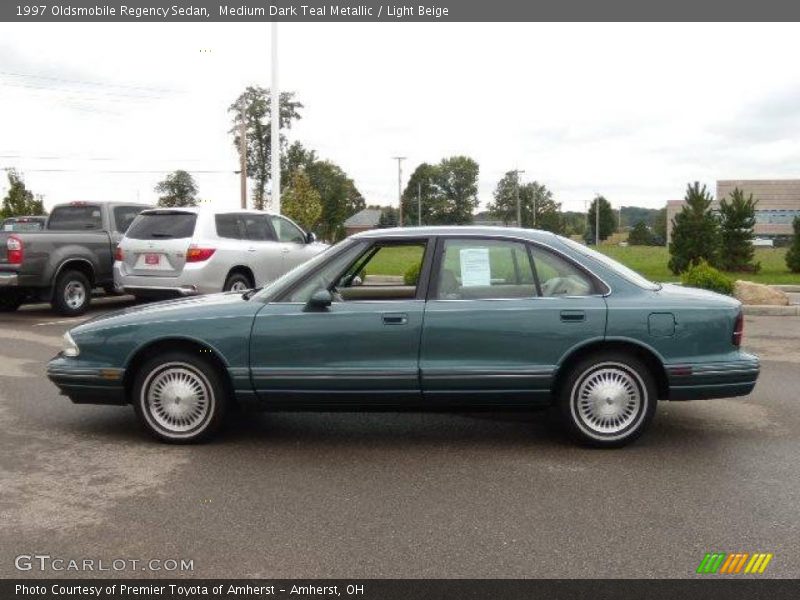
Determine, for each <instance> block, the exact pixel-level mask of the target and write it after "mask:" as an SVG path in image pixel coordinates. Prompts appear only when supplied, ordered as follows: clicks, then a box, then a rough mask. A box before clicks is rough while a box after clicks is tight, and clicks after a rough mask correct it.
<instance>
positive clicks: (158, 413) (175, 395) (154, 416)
mask: <svg viewBox="0 0 800 600" xmlns="http://www.w3.org/2000/svg"><path fill="white" fill-rule="evenodd" d="M131 400H132V402H133V405H134V408H135V409H136V414H137V416H138V417H139V419H140V421H141V422H142V424H143V425H144V427H145V429H147V431H148V432H149V433H150V434H151V435H153V436H155V437H156V438H158V439H159V440H162V441H164V442H170V443H176V444H186V443H192V442H199V441H202V440H205V439H208V438H209V437H210V436H211V435H212V434H214V433H215V432H216V431H217V430H218V429H219V427H220V425H221V424H222V420H223V418H224V416H225V410H226V407H227V404H228V403H227V398H226V392H225V386H224V385H223V382H222V379H221V376H220V373H219V372H218V371H217V367H215V366H214V365H213V364H211V363H210V362H208V361H206V360H205V359H203V358H201V357H199V356H194V355H193V354H190V353H188V352H168V353H165V354H163V355H161V356H155V357H153V358H151V359H150V360H148V361H147V362H145V363H144V364H143V365H142V367H141V368H140V369H139V370H138V372H137V374H136V377H135V379H134V384H133V390H132V397H131Z"/></svg>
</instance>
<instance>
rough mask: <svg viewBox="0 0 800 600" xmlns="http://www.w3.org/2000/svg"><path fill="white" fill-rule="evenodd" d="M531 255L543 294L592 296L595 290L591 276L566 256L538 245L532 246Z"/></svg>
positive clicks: (549, 295) (548, 295)
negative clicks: (563, 256)
mask: <svg viewBox="0 0 800 600" xmlns="http://www.w3.org/2000/svg"><path fill="white" fill-rule="evenodd" d="M531 255H532V256H533V262H534V264H535V265H536V275H537V276H538V277H539V287H540V289H541V291H542V296H544V297H554V296H590V295H592V294H593V293H594V292H595V289H594V287H595V286H594V283H593V282H592V280H591V279H590V278H589V276H588V275H587V274H586V273H584V272H583V271H582V270H581V269H579V268H578V267H576V266H575V265H573V264H572V263H571V262H569V261H568V260H566V259H565V258H562V257H561V256H558V255H557V254H554V253H552V252H548V251H547V250H544V249H542V248H538V247H536V246H532V247H531Z"/></svg>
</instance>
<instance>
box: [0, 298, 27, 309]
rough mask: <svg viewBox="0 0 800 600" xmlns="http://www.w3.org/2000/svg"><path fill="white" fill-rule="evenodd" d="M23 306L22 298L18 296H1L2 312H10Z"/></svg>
mask: <svg viewBox="0 0 800 600" xmlns="http://www.w3.org/2000/svg"><path fill="white" fill-rule="evenodd" d="M20 306H22V298H18V297H16V296H0V313H10V312H14V311H16V310H17V309H18V308H19V307H20Z"/></svg>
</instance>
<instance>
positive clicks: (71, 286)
mask: <svg viewBox="0 0 800 600" xmlns="http://www.w3.org/2000/svg"><path fill="white" fill-rule="evenodd" d="M91 301H92V286H91V285H90V284H89V279H87V277H86V275H84V274H83V273H81V272H80V271H67V272H66V273H61V275H59V276H58V279H56V285H55V288H54V289H53V301H52V302H51V303H50V306H52V307H53V310H54V311H56V312H57V313H59V314H61V315H64V316H67V317H77V316H78V315H82V314H83V313H85V312H86V310H87V309H88V308H89V304H90V303H91Z"/></svg>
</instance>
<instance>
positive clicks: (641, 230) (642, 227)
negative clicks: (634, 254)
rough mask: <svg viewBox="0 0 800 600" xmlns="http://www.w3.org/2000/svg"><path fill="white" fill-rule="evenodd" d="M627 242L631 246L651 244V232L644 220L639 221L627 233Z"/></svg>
mask: <svg viewBox="0 0 800 600" xmlns="http://www.w3.org/2000/svg"><path fill="white" fill-rule="evenodd" d="M628 243H629V244H630V245H631V246H652V245H653V234H652V233H650V228H649V227H648V226H647V223H645V222H644V221H639V222H638V223H636V225H634V226H633V229H631V232H630V233H629V234H628Z"/></svg>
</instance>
